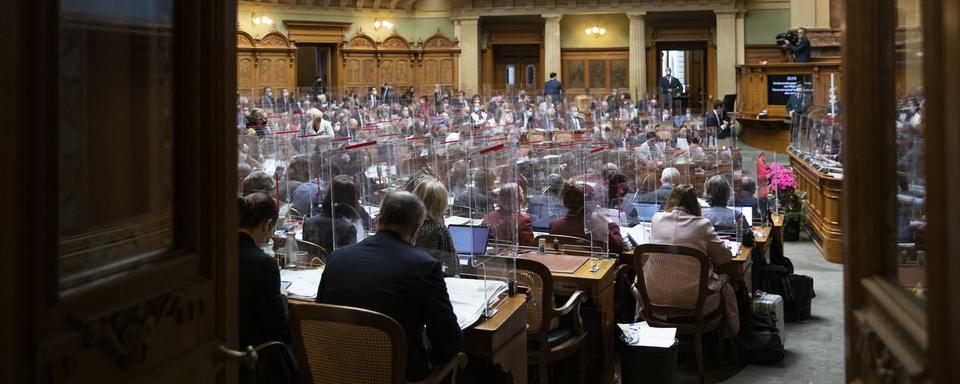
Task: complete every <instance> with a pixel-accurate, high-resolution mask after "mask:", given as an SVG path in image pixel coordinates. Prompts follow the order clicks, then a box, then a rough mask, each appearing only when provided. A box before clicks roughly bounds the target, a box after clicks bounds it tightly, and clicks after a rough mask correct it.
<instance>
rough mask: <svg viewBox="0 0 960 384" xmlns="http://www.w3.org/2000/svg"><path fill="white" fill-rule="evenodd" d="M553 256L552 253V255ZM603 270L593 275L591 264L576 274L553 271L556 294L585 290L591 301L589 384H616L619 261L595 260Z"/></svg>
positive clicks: (587, 307)
mask: <svg viewBox="0 0 960 384" xmlns="http://www.w3.org/2000/svg"><path fill="white" fill-rule="evenodd" d="M548 254H549V253H548ZM595 260H596V261H597V266H598V267H599V269H598V270H597V271H596V272H591V271H590V268H591V266H592V265H593V263H592V262H590V261H588V262H586V263H584V264H583V265H581V266H580V268H578V269H577V270H576V271H575V272H573V273H558V272H551V275H552V276H553V291H554V293H555V294H558V295H570V294H573V293H574V292H576V291H578V290H581V291H583V292H584V294H586V297H587V298H588V299H589V300H588V301H587V302H586V303H585V304H584V305H583V306H582V307H581V308H583V309H584V311H583V312H582V315H583V318H584V327H585V328H586V329H587V332H588V334H587V343H586V346H585V347H586V349H587V350H586V353H587V355H586V356H587V358H586V367H585V368H586V372H585V373H586V375H585V376H586V382H587V383H612V382H613V369H614V364H613V363H614V361H613V359H614V354H613V351H614V343H615V341H616V340H615V339H614V337H615V336H614V327H615V326H616V324H614V318H613V310H614V304H613V281H614V278H615V277H616V276H615V273H616V266H617V260H615V259H595Z"/></svg>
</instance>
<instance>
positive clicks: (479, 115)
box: [470, 100, 487, 128]
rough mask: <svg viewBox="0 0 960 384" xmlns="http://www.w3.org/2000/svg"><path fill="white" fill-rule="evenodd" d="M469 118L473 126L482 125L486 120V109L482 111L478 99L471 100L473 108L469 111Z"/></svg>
mask: <svg viewBox="0 0 960 384" xmlns="http://www.w3.org/2000/svg"><path fill="white" fill-rule="evenodd" d="M470 120H471V123H472V124H473V127H474V128H479V127H482V126H483V124H484V123H485V122H486V121H487V111H484V110H483V107H482V106H480V100H475V101H474V102H473V110H472V111H470Z"/></svg>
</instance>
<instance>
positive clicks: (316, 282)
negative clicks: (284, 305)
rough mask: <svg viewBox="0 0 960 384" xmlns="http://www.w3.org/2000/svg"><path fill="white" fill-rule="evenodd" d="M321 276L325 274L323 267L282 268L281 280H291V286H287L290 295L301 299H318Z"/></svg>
mask: <svg viewBox="0 0 960 384" xmlns="http://www.w3.org/2000/svg"><path fill="white" fill-rule="evenodd" d="M321 276H323V268H319V269H299V270H298V269H281V270H280V280H282V281H289V282H290V287H289V288H287V294H288V296H289V297H292V298H296V299H301V300H309V301H313V300H316V299H317V290H318V289H319V288H320V277H321Z"/></svg>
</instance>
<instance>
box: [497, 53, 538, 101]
mask: <svg viewBox="0 0 960 384" xmlns="http://www.w3.org/2000/svg"><path fill="white" fill-rule="evenodd" d="M539 64H540V47H539V46H538V45H535V44H517V45H496V46H494V51H493V68H494V75H493V79H494V87H495V89H494V90H498V91H499V90H508V89H513V90H520V89H526V90H528V91H529V90H536V89H539V86H540V85H539V82H538V79H539V78H541V77H543V75H542V74H541V73H540V67H539ZM511 73H512V76H511Z"/></svg>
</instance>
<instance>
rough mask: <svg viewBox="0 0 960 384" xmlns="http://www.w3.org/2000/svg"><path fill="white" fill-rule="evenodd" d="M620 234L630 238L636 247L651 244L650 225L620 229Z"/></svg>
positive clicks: (642, 224) (643, 224)
mask: <svg viewBox="0 0 960 384" xmlns="http://www.w3.org/2000/svg"><path fill="white" fill-rule="evenodd" d="M620 233H622V234H626V235H627V236H629V237H630V241H632V242H633V244H634V245H641V244H647V243H649V242H650V225H649V224H645V223H641V224H637V225H635V226H633V227H620Z"/></svg>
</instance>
